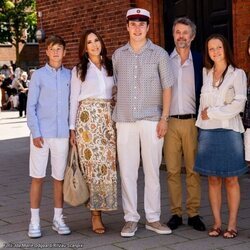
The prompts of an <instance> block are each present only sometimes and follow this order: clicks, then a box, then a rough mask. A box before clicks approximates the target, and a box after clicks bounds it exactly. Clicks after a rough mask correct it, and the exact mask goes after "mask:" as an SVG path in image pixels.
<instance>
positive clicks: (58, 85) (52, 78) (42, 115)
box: [27, 64, 71, 138]
mask: <svg viewBox="0 0 250 250" xmlns="http://www.w3.org/2000/svg"><path fill="white" fill-rule="evenodd" d="M70 79H71V73H70V70H69V69H66V68H64V67H61V68H59V69H58V70H55V69H54V68H52V67H50V66H49V65H48V64H46V65H45V66H44V67H42V68H40V69H38V70H36V71H35V72H34V73H33V74H32V78H31V81H30V83H29V93H28V102H27V124H28V127H29V129H30V131H31V134H32V137H33V138H37V137H44V138H68V137H69V90H70Z"/></svg>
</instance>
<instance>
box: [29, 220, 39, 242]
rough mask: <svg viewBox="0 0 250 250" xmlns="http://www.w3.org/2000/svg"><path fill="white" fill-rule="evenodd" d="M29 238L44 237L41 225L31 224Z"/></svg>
mask: <svg viewBox="0 0 250 250" xmlns="http://www.w3.org/2000/svg"><path fill="white" fill-rule="evenodd" d="M28 236H29V237H30V238H40V237H41V236H42V233H41V228H40V225H39V224H32V223H30V224H29V232H28Z"/></svg>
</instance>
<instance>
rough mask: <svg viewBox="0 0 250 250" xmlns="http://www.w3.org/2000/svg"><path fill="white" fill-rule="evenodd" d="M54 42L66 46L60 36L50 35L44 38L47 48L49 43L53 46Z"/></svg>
mask: <svg viewBox="0 0 250 250" xmlns="http://www.w3.org/2000/svg"><path fill="white" fill-rule="evenodd" d="M55 44H59V45H62V46H63V48H64V49H65V48H66V42H65V41H64V40H63V38H62V37H60V36H58V35H52V36H50V37H48V38H47V39H46V44H45V45H46V48H48V47H49V46H50V45H52V46H53V45H55Z"/></svg>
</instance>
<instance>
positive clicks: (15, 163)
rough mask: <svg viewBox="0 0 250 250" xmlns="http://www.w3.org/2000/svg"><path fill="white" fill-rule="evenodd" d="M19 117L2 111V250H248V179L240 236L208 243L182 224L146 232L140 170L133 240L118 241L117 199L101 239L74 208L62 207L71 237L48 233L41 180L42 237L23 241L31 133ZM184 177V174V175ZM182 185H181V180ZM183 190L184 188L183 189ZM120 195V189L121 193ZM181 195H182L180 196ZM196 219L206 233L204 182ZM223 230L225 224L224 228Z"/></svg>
mask: <svg viewBox="0 0 250 250" xmlns="http://www.w3.org/2000/svg"><path fill="white" fill-rule="evenodd" d="M17 117H18V112H2V113H1V114H0V166H1V167H0V248H11V249H13V248H16V249H35V248H47V249H48V248H53V249H80V248H83V249H102V250H105V249H107V250H113V249H114V250H115V249H136V250H137V249H158V250H160V249H172V250H174V249H176V250H178V249H182V250H186V249H190V250H191V249H192V250H193V249H196V250H200V249H201V250H206V249H220V250H222V249H225V250H236V249H240V250H245V249H250V238H249V236H250V194H249V191H248V190H249V188H250V175H249V174H247V175H245V176H243V177H242V178H241V189H242V197H241V208H240V212H239V236H238V237H237V238H236V239H233V240H225V239H223V238H222V237H218V238H209V237H208V236H207V232H197V231H195V230H193V229H191V227H189V226H187V225H184V226H181V227H180V228H179V229H177V230H175V231H174V233H173V234H172V235H167V236H166V235H157V234H156V233H154V232H151V231H148V230H146V229H145V227H144V222H145V217H144V212H143V189H142V187H143V178H142V170H141V169H140V175H139V176H140V177H139V180H138V186H139V187H140V188H139V190H138V199H139V201H138V204H139V205H138V207H139V212H140V214H141V215H142V218H141V220H140V224H139V230H138V231H137V233H136V236H135V237H133V238H122V237H120V229H121V227H122V225H123V212H122V209H121V197H120V195H119V210H118V211H116V212H111V213H105V214H104V216H103V219H104V223H105V225H106V226H107V228H108V231H107V233H106V234H104V235H96V234H94V233H93V232H92V231H91V227H90V213H89V211H88V209H86V208H84V207H83V206H80V207H77V208H72V207H69V206H67V205H66V206H65V209H64V214H65V215H66V216H67V218H66V221H67V223H68V224H69V226H70V227H71V229H72V234H71V235H69V236H59V235H57V234H56V233H55V232H54V231H53V230H52V228H51V220H52V216H53V204H52V189H51V178H50V177H47V178H46V180H45V183H44V184H45V185H44V190H43V192H44V193H43V199H42V206H41V226H42V233H43V237H42V238H40V239H36V240H34V239H33V240H32V239H29V238H28V236H27V227H28V223H29V217H30V214H29V184H30V178H29V177H28V154H29V138H28V135H29V131H28V129H27V127H26V119H24V118H17ZM183 177H184V175H183ZM165 178H166V172H165V171H161V186H162V221H164V222H166V221H167V219H168V218H169V216H170V213H169V202H168V198H167V192H166V186H165ZM183 185H184V180H183ZM184 190H185V189H184ZM119 194H120V188H119ZM184 195H185V192H184ZM222 210H223V221H224V222H226V219H227V207H226V201H225V197H224V199H223V207H222ZM200 211H201V212H200V215H201V216H203V220H204V222H205V224H206V225H207V227H208V228H209V227H210V226H211V224H212V216H211V211H210V207H209V202H208V197H207V180H206V178H205V177H202V202H201V210H200ZM184 223H185V224H186V223H187V217H186V216H184ZM225 227H226V225H225V224H224V225H223V228H224V229H225Z"/></svg>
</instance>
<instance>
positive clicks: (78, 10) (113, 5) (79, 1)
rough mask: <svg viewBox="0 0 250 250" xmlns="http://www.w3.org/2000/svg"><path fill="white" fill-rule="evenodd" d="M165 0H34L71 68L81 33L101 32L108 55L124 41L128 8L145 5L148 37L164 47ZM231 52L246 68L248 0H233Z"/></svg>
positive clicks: (249, 25)
mask: <svg viewBox="0 0 250 250" xmlns="http://www.w3.org/2000/svg"><path fill="white" fill-rule="evenodd" d="M163 1H164V0H112V1H111V0H110V1H107V0H71V1H68V0H37V10H38V11H41V12H42V18H40V19H39V20H38V27H39V28H40V27H41V25H42V26H43V29H44V31H45V33H46V35H47V36H48V35H51V34H58V35H61V36H62V37H64V38H65V40H66V42H67V55H66V58H65V60H64V64H65V65H66V66H68V67H73V66H74V65H75V64H76V63H77V61H78V55H77V53H78V42H79V37H80V34H81V33H82V32H83V31H84V30H85V29H89V28H94V29H96V30H97V31H99V33H100V34H101V35H102V37H103V38H104V42H105V44H106V46H107V49H108V54H109V55H111V54H112V53H113V51H114V50H115V49H116V48H118V47H120V46H121V45H123V44H124V43H126V41H127V40H128V35H127V30H126V20H125V16H126V11H127V10H128V9H129V8H131V7H141V8H146V9H148V10H149V11H150V12H151V16H152V18H151V24H150V30H149V37H150V38H151V39H152V40H153V41H154V42H155V43H157V44H159V45H161V46H164V29H163V28H164V26H163V17H162V15H163V11H162V3H163ZM232 3H233V6H232V9H233V13H232V14H233V36H234V38H233V40H234V55H235V59H236V62H237V64H238V65H239V66H240V67H242V68H244V69H245V70H247V69H248V70H249V68H250V62H249V58H247V56H246V40H247V37H248V35H250V0H232ZM39 47H40V53H39V55H40V64H41V65H43V64H44V62H45V61H46V57H45V48H44V43H40V46H39Z"/></svg>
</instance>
